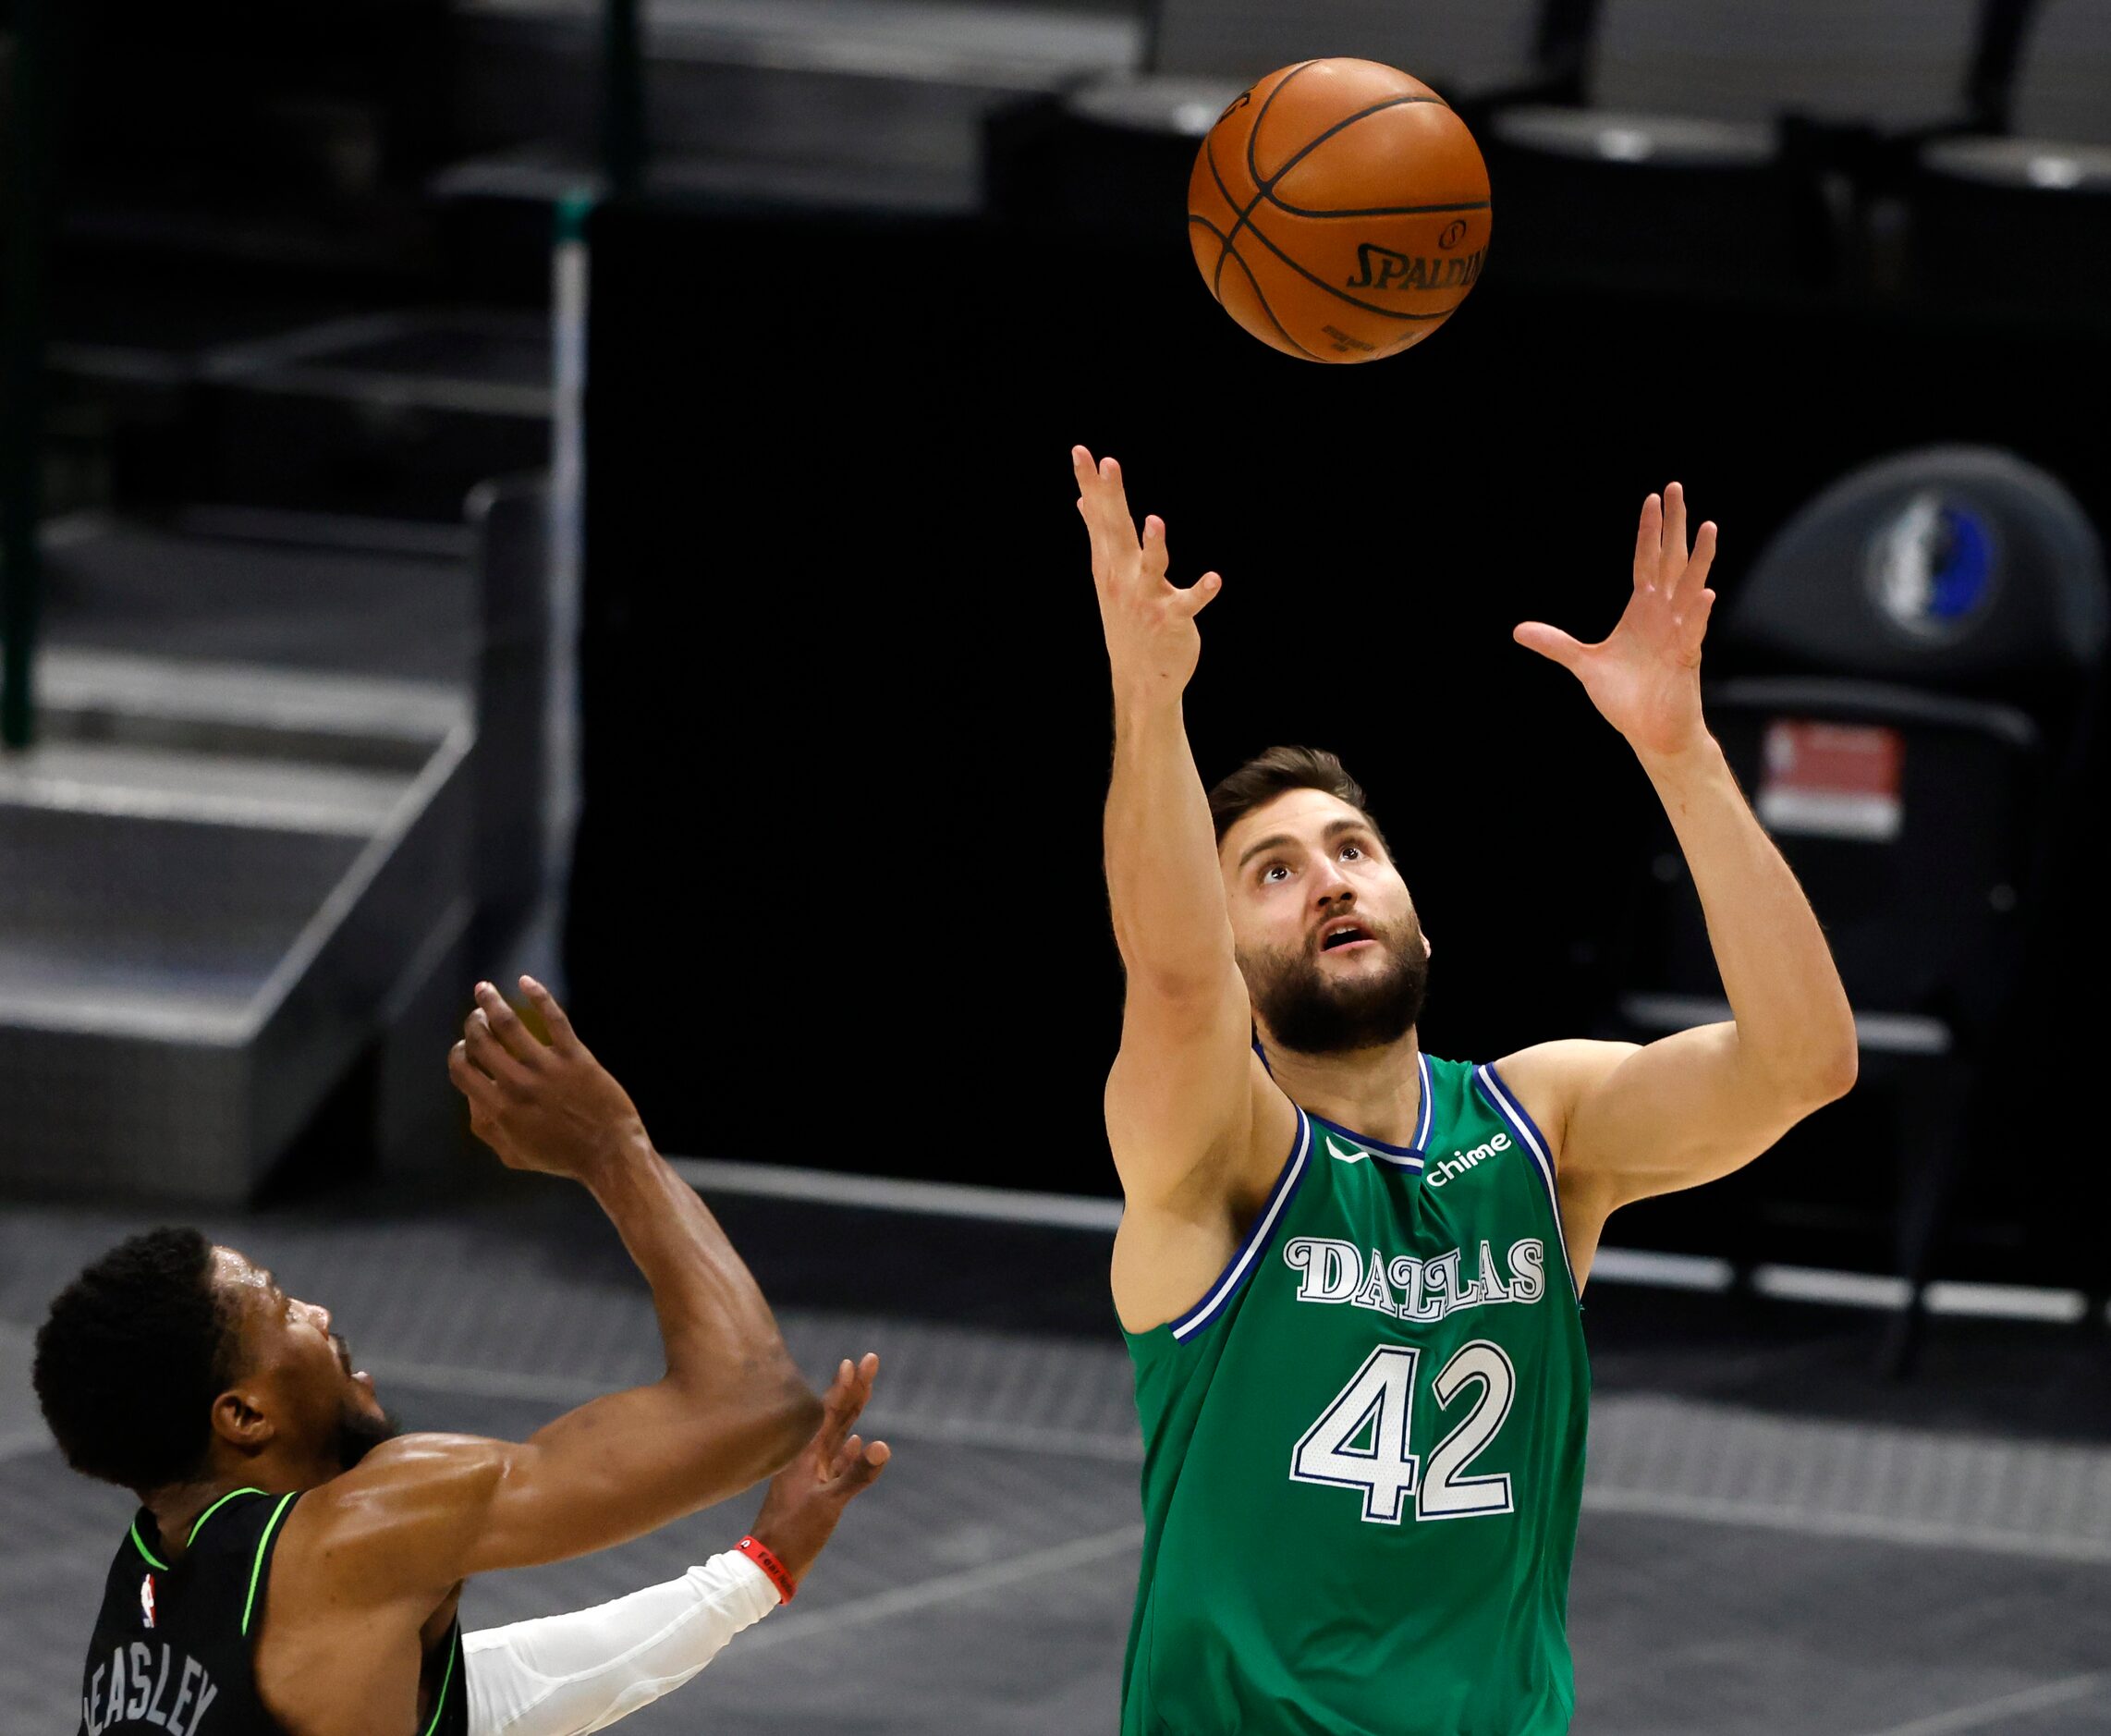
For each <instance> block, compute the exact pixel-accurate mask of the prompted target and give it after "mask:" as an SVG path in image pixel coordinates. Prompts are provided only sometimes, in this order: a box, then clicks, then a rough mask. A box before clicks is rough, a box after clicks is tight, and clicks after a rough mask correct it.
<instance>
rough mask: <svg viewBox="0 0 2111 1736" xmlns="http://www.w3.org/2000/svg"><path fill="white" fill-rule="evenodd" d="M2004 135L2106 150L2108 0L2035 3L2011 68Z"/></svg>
mask: <svg viewBox="0 0 2111 1736" xmlns="http://www.w3.org/2000/svg"><path fill="white" fill-rule="evenodd" d="M2008 130H2009V131H2010V132H2012V133H2014V134H2016V135H2017V136H2018V137H2019V138H2022V139H2048V140H2057V141H2062V142H2065V143H2069V144H2111V0H2040V4H2039V6H2038V8H2037V10H2036V11H2035V13H2033V14H2032V18H2031V21H2030V24H2029V26H2028V27H2027V30H2026V33H2025V35H2024V38H2023V52H2022V55H2020V57H2019V62H2018V65H2017V67H2016V84H2015V98H2014V104H2013V107H2012V108H2011V110H2010V113H2009V117H2008Z"/></svg>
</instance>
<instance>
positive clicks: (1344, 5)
mask: <svg viewBox="0 0 2111 1736" xmlns="http://www.w3.org/2000/svg"><path fill="white" fill-rule="evenodd" d="M1543 11H1544V6H1543V5H1542V3H1541V0H1472V4H1470V5H1458V4H1456V3H1455V0H1162V4H1161V6H1160V9H1159V17H1158V31H1157V38H1156V53H1155V55H1154V57H1153V62H1152V66H1151V70H1152V71H1153V72H1166V73H1201V74H1211V73H1219V74H1223V75H1225V76H1226V77H1229V78H1235V79H1250V78H1258V77H1259V76H1260V75H1261V74H1263V73H1264V72H1272V71H1274V70H1275V67H1282V66H1287V65H1289V64H1290V63H1291V62H1292V61H1297V60H1313V59H1319V58H1323V57H1328V56H1333V55H1350V56H1354V57H1355V58H1358V59H1361V60H1382V61H1384V62H1385V63H1386V64H1387V65H1388V66H1395V67H1399V68H1400V69H1401V70H1402V71H1404V72H1409V73H1411V74H1413V75H1414V76H1415V77H1416V78H1418V79H1424V80H1425V81H1427V82H1428V83H1429V84H1431V85H1432V86H1433V87H1434V88H1435V89H1436V90H1437V91H1439V92H1444V93H1446V94H1449V93H1450V92H1449V91H1448V90H1447V88H1446V87H1447V86H1448V87H1452V88H1455V89H1457V90H1459V91H1486V90H1492V89H1495V88H1496V87H1498V86H1501V85H1506V84H1515V83H1519V82H1520V81H1522V80H1523V79H1525V78H1526V77H1528V76H1529V75H1530V74H1531V72H1532V70H1533V69H1534V67H1535V66H1536V65H1537V58H1538V39H1539V26H1540V17H1541V14H1542V12H1543Z"/></svg>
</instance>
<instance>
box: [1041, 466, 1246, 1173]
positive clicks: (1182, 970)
mask: <svg viewBox="0 0 2111 1736" xmlns="http://www.w3.org/2000/svg"><path fill="white" fill-rule="evenodd" d="M1071 461H1072V464H1073V466H1074V468H1075V470H1076V472H1077V481H1078V509H1079V511H1080V513H1081V514H1082V515H1083V517H1084V520H1085V526H1086V529H1087V530H1088V531H1089V532H1091V534H1092V581H1093V584H1094V586H1095V587H1096V589H1097V591H1098V593H1099V603H1100V619H1101V623H1102V625H1103V626H1104V629H1105V631H1106V644H1107V660H1108V665H1109V668H1110V672H1111V674H1112V677H1113V681H1114V713H1115V747H1114V777H1113V782H1112V785H1111V787H1110V788H1109V789H1108V792H1107V806H1106V846H1105V848H1106V859H1105V865H1106V877H1107V895H1108V902H1109V904H1110V906H1111V908H1112V912H1113V917H1114V931H1115V944H1116V945H1117V947H1119V948H1120V951H1121V961H1122V966H1123V968H1124V970H1125V972H1127V977H1128V985H1127V990H1126V994H1125V996H1124V1001H1123V1009H1122V1035H1121V1051H1120V1054H1119V1056H1118V1057H1117V1059H1116V1061H1115V1065H1114V1070H1113V1072H1112V1073H1111V1074H1110V1076H1109V1078H1108V1080H1107V1091H1106V1117H1107V1134H1108V1139H1109V1142H1110V1143H1111V1144H1112V1146H1113V1150H1114V1158H1115V1165H1116V1168H1117V1170H1118V1171H1119V1173H1120V1176H1121V1182H1122V1190H1123V1192H1124V1193H1125V1195H1126V1196H1127V1198H1128V1200H1129V1204H1130V1206H1131V1207H1132V1208H1134V1207H1137V1206H1140V1205H1141V1206H1159V1205H1177V1204H1179V1203H1180V1199H1181V1196H1182V1195H1184V1194H1188V1193H1190V1192H1200V1193H1202V1194H1203V1195H1205V1196H1207V1197H1206V1198H1205V1199H1204V1200H1203V1201H1202V1202H1198V1203H1201V1204H1207V1205H1212V1206H1214V1205H1217V1204H1219V1203H1220V1201H1221V1195H1222V1192H1223V1190H1222V1187H1221V1183H1220V1182H1219V1181H1218V1180H1217V1179H1216V1178H1215V1177H1214V1174H1213V1171H1214V1170H1215V1169H1216V1168H1217V1165H1216V1163H1214V1162H1213V1159H1229V1160H1233V1161H1236V1159H1237V1158H1238V1157H1239V1156H1241V1155H1243V1154H1244V1151H1245V1148H1246V1145H1247V1143H1248V1132H1249V1130H1250V1127H1251V1083H1250V1072H1251V1060H1250V1057H1249V1054H1248V1046H1247V1045H1248V1042H1249V1038H1250V1034H1251V1014H1250V1011H1249V1008H1248V1003H1247V996H1246V985H1245V982H1244V980H1243V979H1242V978H1241V976H1240V975H1239V964H1238V960H1237V958H1236V957H1235V955H1234V952H1233V949H1232V935H1231V920H1230V917H1229V915H1228V913H1227V912H1226V908H1225V897H1224V883H1223V880H1222V877H1221V875H1220V874H1219V871H1218V867H1217V855H1216V840H1215V835H1214V829H1213V827H1212V825H1211V824H1210V813H1209V803H1208V801H1207V799H1206V798H1205V796H1204V794H1203V791H1202V777H1201V776H1200V774H1199V773H1198V772H1197V771H1196V769H1195V761H1194V755H1193V752H1192V751H1191V750H1190V747H1189V745H1188V733H1187V726H1186V723H1185V720H1184V718H1183V715H1182V711H1181V696H1182V694H1183V693H1184V692H1185V691H1186V689H1187V685H1188V681H1189V679H1190V677H1191V676H1192V675H1193V674H1194V672H1195V665H1196V662H1197V660H1198V658H1199V657H1200V655H1201V651H1202V637H1201V634H1200V632H1199V631H1198V630H1197V628H1196V625H1195V617H1196V616H1197V615H1198V614H1200V613H1201V611H1202V608H1203V607H1204V606H1205V605H1207V604H1208V603H1209V601H1210V599H1211V598H1212V597H1214V595H1215V594H1216V593H1217V590H1218V587H1219V585H1220V582H1221V581H1219V579H1218V577H1217V575H1216V574H1215V573H1214V572H1212V573H1205V574H1203V575H1202V578H1200V579H1198V580H1197V581H1195V582H1194V583H1193V584H1192V585H1190V586H1189V587H1188V588H1187V589H1185V590H1182V589H1180V588H1178V587H1177V586H1175V585H1173V584H1171V583H1169V582H1168V581H1167V580H1166V576H1165V569H1166V557H1165V525H1164V524H1163V523H1162V522H1161V521H1160V520H1158V519H1157V518H1156V517H1155V516H1153V517H1151V518H1148V519H1146V520H1144V525H1143V533H1142V535H1141V538H1139V536H1138V534H1137V531H1136V525H1135V521H1134V520H1133V519H1131V518H1130V516H1129V502H1128V499H1127V496H1126V495H1125V494H1124V492H1123V488H1122V482H1121V471H1120V468H1119V466H1117V464H1116V463H1115V461H1114V460H1113V459H1112V458H1105V459H1102V460H1100V461H1099V462H1098V463H1094V461H1093V459H1092V454H1091V453H1089V452H1087V451H1086V450H1085V449H1084V448H1083V447H1082V446H1079V447H1077V448H1075V449H1074V450H1073V451H1072V453H1071Z"/></svg>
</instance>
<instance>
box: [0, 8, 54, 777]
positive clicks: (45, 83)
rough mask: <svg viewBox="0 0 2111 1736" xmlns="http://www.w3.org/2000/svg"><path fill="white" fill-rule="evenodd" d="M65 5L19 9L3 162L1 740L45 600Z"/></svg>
mask: <svg viewBox="0 0 2111 1736" xmlns="http://www.w3.org/2000/svg"><path fill="white" fill-rule="evenodd" d="M59 4H60V0H18V3H17V5H16V7H15V67H14V72H15V79H14V100H13V102H12V104H10V105H9V106H10V107H11V108H12V110H13V113H14V128H13V133H14V137H13V138H12V139H11V140H8V141H6V142H5V148H4V151H0V158H4V160H5V162H6V188H7V195H6V216H5V228H4V229H0V237H4V240H0V245H4V246H5V248H6V262H7V266H6V271H7V275H6V285H5V287H4V289H0V646H4V652H0V744H4V745H5V746H6V747H9V748H22V747H27V746H28V745H29V744H30V739H31V734H32V733H33V730H34V724H35V716H36V711H35V704H34V699H33V691H32V689H31V669H32V667H33V661H32V654H33V652H34V649H35V644H36V627H37V613H38V603H39V600H40V598H39V575H38V568H37V556H38V549H37V519H38V516H39V508H40V495H41V491H40V488H39V480H40V479H39V437H38V436H39V430H40V427H41V424H42V422H43V345H44V276H45V273H46V270H47V268H48V249H49V245H50V234H51V218H52V176H53V170H52V154H53V149H54V145H55V134H56V129H55V128H54V126H53V124H52V121H53V92H52V86H53V83H54V81H55V78H56V73H57V60H58V55H57V53H56V43H55V40H54V37H55V32H56V30H57V28H58V23H57V10H58V6H59Z"/></svg>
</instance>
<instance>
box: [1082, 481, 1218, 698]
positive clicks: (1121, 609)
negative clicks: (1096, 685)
mask: <svg viewBox="0 0 2111 1736" xmlns="http://www.w3.org/2000/svg"><path fill="white" fill-rule="evenodd" d="M1070 468H1071V470H1072V471H1074V472H1075V473H1076V475H1077V479H1078V511H1079V513H1080V516H1082V518H1083V519H1084V520H1085V529H1086V530H1087V531H1088V532H1091V534H1092V583H1093V585H1094V586H1095V587H1096V588H1097V589H1098V591H1099V594H1100V623H1101V625H1102V626H1103V627H1104V629H1105V630H1106V641H1107V660H1108V662H1109V663H1110V664H1111V665H1112V666H1113V670H1114V684H1115V693H1116V696H1117V700H1118V699H1122V698H1137V699H1148V698H1151V697H1154V696H1157V695H1160V694H1166V693H1170V694H1173V695H1178V693H1180V692H1181V691H1183V690H1184V689H1185V688H1186V687H1187V685H1188V681H1189V679H1190V677H1192V676H1193V674H1194V672H1195V665H1196V663H1197V662H1198V661H1199V660H1200V658H1201V656H1202V634H1201V632H1200V631H1199V630H1197V629H1196V627H1195V617H1196V616H1198V615H1200V614H1201V613H1202V610H1203V608H1204V607H1206V606H1207V605H1208V604H1209V602H1210V599H1211V598H1213V597H1214V596H1215V595H1216V593H1217V592H1218V591H1219V590H1220V589H1222V587H1223V584H1224V581H1223V580H1222V579H1221V578H1219V577H1218V576H1217V575H1216V574H1215V573H1214V572H1206V573H1204V574H1203V575H1202V577H1201V578H1200V579H1198V580H1196V581H1195V582H1194V583H1193V584H1191V585H1190V586H1189V587H1188V588H1187V589H1186V590H1184V591H1183V590H1182V589H1180V587H1178V585H1175V584H1172V583H1170V582H1169V581H1167V579H1166V577H1165V520H1163V519H1161V518H1159V517H1158V516H1157V514H1155V513H1153V514H1152V515H1151V516H1150V517H1148V518H1146V519H1145V520H1143V534H1142V536H1141V538H1139V537H1138V535H1137V533H1136V520H1135V519H1134V518H1133V517H1131V516H1130V513H1129V496H1128V495H1127V493H1126V492H1125V491H1124V490H1123V488H1122V485H1121V466H1120V465H1118V464H1117V463H1116V462H1115V461H1114V459H1112V458H1101V459H1099V460H1098V461H1097V462H1096V463H1095V462H1094V460H1093V458H1092V454H1091V453H1090V452H1088V451H1086V450H1085V448H1084V447H1083V446H1072V447H1071V448H1070Z"/></svg>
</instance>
